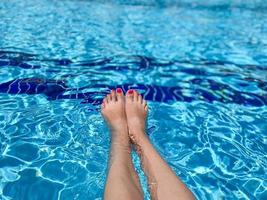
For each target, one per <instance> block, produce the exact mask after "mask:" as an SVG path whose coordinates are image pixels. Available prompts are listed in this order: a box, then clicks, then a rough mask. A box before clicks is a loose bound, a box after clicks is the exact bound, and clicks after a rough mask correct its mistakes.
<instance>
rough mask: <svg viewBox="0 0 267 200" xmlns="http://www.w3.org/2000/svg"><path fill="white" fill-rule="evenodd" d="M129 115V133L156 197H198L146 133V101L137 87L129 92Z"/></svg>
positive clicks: (162, 199)
mask: <svg viewBox="0 0 267 200" xmlns="http://www.w3.org/2000/svg"><path fill="white" fill-rule="evenodd" d="M125 109H126V116H127V122H128V128H129V135H130V138H131V140H132V142H133V143H134V144H135V146H136V150H137V153H138V154H139V156H140V158H141V163H142V168H143V170H144V172H145V174H146V176H147V178H148V182H149V189H150V193H151V198H152V199H158V200H165V199H168V200H172V199H175V200H176V199H194V195H193V194H192V193H191V191H190V190H189V189H188V188H187V187H186V186H185V184H184V183H183V182H182V181H181V180H180V179H179V178H178V177H177V176H176V174H175V173H174V172H173V171H172V169H171V168H170V167H169V166H168V164H167V163H166V162H165V161H164V160H163V159H162V158H161V156H160V155H159V154H158V152H157V151H156V150H155V148H154V147H153V146H152V144H151V143H150V141H149V139H148V138H147V136H146V134H145V123H146V117H147V110H148V108H147V105H146V101H145V100H143V99H142V97H141V95H139V94H138V93H137V92H136V91H133V90H130V91H128V92H127V95H126V104H125Z"/></svg>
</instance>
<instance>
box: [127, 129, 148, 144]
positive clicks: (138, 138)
mask: <svg viewBox="0 0 267 200" xmlns="http://www.w3.org/2000/svg"><path fill="white" fill-rule="evenodd" d="M129 137H130V139H131V141H132V142H133V143H134V144H137V145H139V144H141V143H142V142H143V141H145V140H148V137H147V135H146V133H145V131H144V130H134V131H131V129H129Z"/></svg>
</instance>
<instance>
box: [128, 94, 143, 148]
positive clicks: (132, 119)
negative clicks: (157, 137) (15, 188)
mask: <svg viewBox="0 0 267 200" xmlns="http://www.w3.org/2000/svg"><path fill="white" fill-rule="evenodd" d="M125 111H126V116H127V124H128V129H129V136H130V138H131V140H132V141H133V142H134V143H138V141H139V140H141V139H142V138H143V137H145V127H146V118H147V111H148V107H147V103H146V101H145V100H144V99H143V98H142V96H141V95H140V94H138V92H137V91H135V90H129V91H128V92H127V94H126V100H125Z"/></svg>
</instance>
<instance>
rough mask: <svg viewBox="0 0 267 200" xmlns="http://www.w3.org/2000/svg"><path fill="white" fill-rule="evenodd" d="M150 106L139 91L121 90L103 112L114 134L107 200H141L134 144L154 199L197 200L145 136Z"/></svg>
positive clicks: (109, 98) (106, 102)
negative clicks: (132, 145) (134, 158)
mask: <svg viewBox="0 0 267 200" xmlns="http://www.w3.org/2000/svg"><path fill="white" fill-rule="evenodd" d="M147 110H148V108H147V104H146V101H145V100H144V99H142V97H141V95H140V94H138V93H137V91H134V90H129V91H128V92H127V94H126V96H124V94H123V92H122V90H121V89H120V88H119V89H117V90H116V92H115V91H112V92H111V93H110V94H108V95H107V96H106V98H105V99H104V100H103V104H102V105H101V113H102V115H103V117H104V118H105V120H106V122H107V123H108V125H109V128H110V132H111V150H110V161H109V172H108V176H107V181H106V187H105V193H104V198H105V199H106V200H120V199H122V200H128V199H129V200H131V199H133V200H139V199H143V192H142V188H141V185H140V182H139V178H138V175H137V173H136V171H135V169H134V166H133V163H132V159H131V143H132V144H134V146H135V149H136V151H137V153H138V155H139V156H140V158H141V164H142V168H143V170H144V172H145V174H146V176H147V178H148V183H149V189H150V194H151V198H152V199H158V200H161V199H168V200H172V199H194V196H193V194H192V193H191V192H190V190H189V189H188V188H187V187H186V186H185V185H184V184H183V183H182V182H181V180H180V179H179V178H178V177H177V176H176V175H175V173H174V172H173V171H172V170H171V168H170V167H169V166H168V164H167V163H166V162H165V161H164V160H163V159H162V158H161V156H160V155H159V154H158V153H157V151H156V150H155V148H154V147H153V146H152V144H151V143H150V141H149V139H148V138H147V136H146V134H145V123H146V117H147Z"/></svg>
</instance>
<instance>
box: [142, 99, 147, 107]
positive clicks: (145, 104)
mask: <svg viewBox="0 0 267 200" xmlns="http://www.w3.org/2000/svg"><path fill="white" fill-rule="evenodd" d="M142 104H143V106H144V107H146V106H147V102H146V100H144V99H143V101H142Z"/></svg>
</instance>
